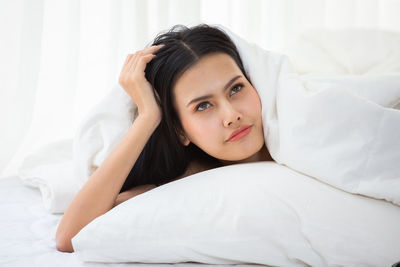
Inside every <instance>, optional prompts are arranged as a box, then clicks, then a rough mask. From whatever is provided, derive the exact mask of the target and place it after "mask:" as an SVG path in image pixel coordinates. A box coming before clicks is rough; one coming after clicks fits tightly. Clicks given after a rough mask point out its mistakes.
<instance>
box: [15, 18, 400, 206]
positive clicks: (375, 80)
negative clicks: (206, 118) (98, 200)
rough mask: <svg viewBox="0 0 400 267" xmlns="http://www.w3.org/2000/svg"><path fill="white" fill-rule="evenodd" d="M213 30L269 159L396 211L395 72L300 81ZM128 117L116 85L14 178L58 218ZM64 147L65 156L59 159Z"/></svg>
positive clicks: (131, 113) (127, 104)
mask: <svg viewBox="0 0 400 267" xmlns="http://www.w3.org/2000/svg"><path fill="white" fill-rule="evenodd" d="M219 26H220V25H219ZM220 27H221V28H222V29H224V30H225V31H226V32H227V33H228V34H229V35H230V36H231V38H232V39H233V41H234V42H235V44H236V45H237V47H238V49H239V52H240V54H241V57H242V60H243V63H244V65H245V69H246V71H247V72H248V74H249V77H250V79H251V82H252V84H253V85H254V87H255V88H256V89H257V91H258V93H259V96H260V98H261V101H262V116H263V125H264V134H265V140H266V143H267V147H268V149H269V150H270V153H271V155H272V157H273V158H274V160H276V161H277V162H278V163H279V164H282V165H286V166H288V167H290V168H291V169H294V170H296V171H298V172H300V173H303V174H307V175H308V176H312V177H314V178H316V179H318V180H320V181H322V182H324V183H327V184H329V185H332V186H334V187H337V188H340V189H342V190H344V191H347V192H350V193H356V194H362V195H366V196H369V197H373V198H378V199H385V200H387V201H390V202H392V203H395V204H397V205H400V191H399V190H398V188H400V165H399V164H398V163H399V162H400V142H398V139H399V136H400V110H398V109H396V108H395V107H397V108H398V107H399V103H400V73H394V72H393V70H391V71H388V73H390V74H369V75H343V74H340V75H334V74H332V75H328V74H306V75H301V76H300V75H298V74H297V73H296V71H295V70H294V68H293V66H292V64H291V62H290V61H289V59H288V57H287V56H285V55H283V54H279V53H274V52H271V51H266V50H264V49H261V48H260V47H258V46H257V45H255V44H251V43H248V42H247V41H245V40H243V39H242V38H240V37H239V36H237V35H235V34H234V33H232V32H231V31H230V30H229V29H226V28H224V27H223V26H220ZM399 44H400V43H399ZM349 53H350V52H349ZM309 56H312V55H309ZM367 56H368V55H366V57H367ZM399 60H400V58H399ZM380 66H381V67H380V69H382V68H383V67H382V64H380ZM389 67H390V66H389ZM135 114H136V107H135V104H134V103H133V101H132V100H131V99H130V97H129V96H128V95H127V94H126V93H125V91H124V90H123V89H122V88H121V87H120V86H119V85H116V86H115V87H114V88H112V90H111V91H110V92H109V94H108V95H106V96H105V98H104V99H103V101H102V102H101V103H99V104H98V105H97V106H95V108H94V109H93V110H92V111H91V112H90V113H89V114H88V115H87V116H86V117H85V118H84V119H83V120H82V122H81V124H80V126H79V130H78V131H77V133H76V135H75V137H74V139H73V140H63V141H60V143H55V144H50V145H49V146H46V147H44V148H43V149H42V150H40V151H37V152H35V153H33V154H31V155H29V156H27V158H26V159H25V161H24V162H23V164H22V165H21V167H20V173H19V174H20V177H21V178H22V180H23V181H24V183H25V184H28V185H31V186H35V187H39V188H40V190H41V192H42V195H43V200H44V203H45V206H46V208H47V209H48V210H49V211H50V212H53V213H59V212H61V213H62V212H64V211H65V209H66V208H67V206H68V204H69V203H70V201H71V200H72V198H73V196H74V195H75V194H76V193H77V191H78V190H79V188H80V187H81V186H82V185H83V184H84V183H85V182H86V181H87V179H88V178H89V177H90V175H91V174H92V173H93V172H94V170H95V169H96V168H97V167H98V166H99V165H100V164H101V162H102V161H103V160H104V159H105V158H106V157H107V155H108V154H109V153H110V152H111V151H112V149H113V148H114V147H115V146H116V144H117V143H118V142H119V140H120V139H121V138H122V137H123V135H124V134H125V133H126V131H127V130H128V128H129V127H130V125H131V124H132V121H133V119H134V117H135ZM72 141H73V150H72V151H69V153H65V151H67V150H68V149H71V148H72Z"/></svg>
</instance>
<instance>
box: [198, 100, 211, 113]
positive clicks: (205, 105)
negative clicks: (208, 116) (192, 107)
mask: <svg viewBox="0 0 400 267" xmlns="http://www.w3.org/2000/svg"><path fill="white" fill-rule="evenodd" d="M210 106H211V104H210V103H208V102H202V103H200V104H198V105H197V106H196V111H203V110H206V109H208V108H209V107H210Z"/></svg>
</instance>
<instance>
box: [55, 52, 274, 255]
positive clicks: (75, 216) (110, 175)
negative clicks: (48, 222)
mask: <svg viewBox="0 0 400 267" xmlns="http://www.w3.org/2000/svg"><path fill="white" fill-rule="evenodd" d="M159 48H160V46H153V47H149V48H147V49H144V50H142V51H139V52H137V53H135V54H130V55H128V57H127V59H126V61H125V63H124V66H123V68H122V71H121V74H120V78H119V83H120V85H121V86H122V88H123V89H124V90H125V91H126V92H127V93H128V94H129V96H131V98H132V99H133V101H134V102H135V103H136V104H137V106H138V113H139V115H138V116H137V118H136V119H135V121H134V123H133V124H132V126H131V128H130V129H129V130H128V132H127V133H126V134H125V136H124V137H123V138H122V140H121V141H120V143H119V144H118V145H117V146H116V147H115V148H114V150H113V151H112V152H111V153H110V155H109V156H108V157H107V158H106V159H105V160H104V162H103V163H102V164H101V165H100V167H99V168H98V169H97V170H96V171H95V172H94V173H93V175H92V176H91V177H90V178H89V180H88V181H87V182H86V184H85V185H84V186H83V187H82V189H81V190H80V191H79V192H78V194H77V195H76V196H75V198H74V199H73V200H72V202H71V204H70V206H69V207H68V209H67V210H66V212H65V213H64V216H63V218H62V219H61V221H60V224H59V225H58V229H57V233H56V243H57V249H58V250H59V251H62V252H73V251H74V249H73V247H72V242H71V240H72V238H73V237H74V236H75V235H76V234H77V233H78V232H79V231H80V230H81V229H82V228H83V227H85V226H86V225H87V224H89V223H90V222H91V221H93V220H94V219H95V218H97V217H99V216H100V215H102V214H104V213H106V212H108V211H109V210H111V209H112V208H113V207H115V206H117V205H119V204H121V203H122V202H124V201H126V200H128V199H130V198H132V197H135V196H137V195H139V194H142V193H144V192H147V191H149V190H151V189H153V188H155V187H156V186H155V185H141V186H138V187H135V188H132V189H130V190H128V191H126V192H123V193H119V192H120V190H121V188H122V185H123V184H124V182H125V180H126V177H127V176H128V174H129V172H130V171H131V169H132V166H134V164H135V162H136V160H137V159H138V157H139V155H140V153H141V151H142V150H143V148H144V146H145V144H146V143H147V141H148V140H149V138H150V136H151V135H152V133H153V132H154V130H155V129H156V128H157V126H158V125H159V123H160V121H161V116H162V115H161V109H160V107H159V106H158V104H157V101H156V99H155V97H154V93H153V89H152V87H151V85H150V84H149V83H148V81H147V80H146V78H145V75H144V70H145V67H146V64H147V63H148V62H150V61H151V60H152V58H154V56H155V55H154V54H153V53H154V52H155V51H157V49H159ZM206 70H207V71H206ZM240 74H241V72H240V70H239V69H238V67H237V66H236V64H235V62H234V61H233V60H232V59H231V58H229V57H228V56H227V55H225V54H216V55H212V56H206V57H205V58H204V59H201V60H200V61H199V62H198V63H197V64H195V65H194V66H193V67H192V68H190V69H189V70H187V71H186V72H185V73H184V75H183V76H182V77H181V78H180V79H178V82H177V86H176V88H173V90H174V93H175V94H176V96H177V98H176V99H175V101H176V108H177V110H178V113H179V116H180V119H181V121H182V123H183V126H184V133H183V134H182V139H181V142H182V144H184V145H188V144H189V143H190V142H193V143H194V144H196V145H197V146H198V147H200V148H201V149H203V150H204V151H205V152H206V153H208V154H210V155H212V156H214V157H216V158H218V159H220V162H221V165H230V164H235V163H242V162H253V161H261V160H271V158H270V156H269V153H267V152H268V150H267V149H266V147H265V145H264V139H263V132H262V122H261V104H260V101H259V98H258V95H257V93H256V91H255V89H254V88H253V87H252V86H251V84H250V83H249V82H248V81H247V80H246V79H245V78H244V77H243V75H241V77H239V78H237V82H240V84H241V85H240V86H233V87H232V88H229V90H225V89H224V90H222V88H223V87H224V86H223V85H225V84H226V82H227V80H229V79H232V75H235V76H238V75H240ZM193 85H196V86H197V87H196V86H193ZM187 88H195V90H194V91H196V90H197V93H196V94H193V90H192V91H190V90H187ZM204 92H206V93H207V94H208V95H210V97H209V98H208V99H207V102H208V104H207V103H205V104H204V103H203V104H202V109H207V111H204V112H202V113H196V114H195V113H193V109H194V105H191V106H190V105H189V107H190V109H188V108H187V102H188V101H190V100H191V99H192V98H198V97H199V96H201V95H199V94H200V93H204ZM244 124H246V125H250V126H251V127H252V131H251V133H250V134H248V135H247V136H246V137H243V138H241V139H240V140H239V141H235V142H230V141H229V142H228V141H227V140H226V139H227V138H229V137H230V136H231V135H232V133H233V132H234V131H237V130H238V129H239V128H240V127H241V126H243V125H244ZM205 129H207V131H206V130H205ZM213 167H215V166H207V165H205V164H204V163H202V162H192V163H190V165H189V167H188V168H187V170H186V172H185V173H184V174H183V175H181V176H180V177H177V178H176V179H175V180H177V179H181V178H183V177H186V176H188V175H191V174H194V173H197V172H200V171H204V170H208V169H210V168H213Z"/></svg>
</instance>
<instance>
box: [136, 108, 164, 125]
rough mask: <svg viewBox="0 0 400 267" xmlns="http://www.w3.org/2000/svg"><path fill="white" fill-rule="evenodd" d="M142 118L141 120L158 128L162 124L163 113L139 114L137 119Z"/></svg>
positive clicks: (153, 111) (154, 111)
mask: <svg viewBox="0 0 400 267" xmlns="http://www.w3.org/2000/svg"><path fill="white" fill-rule="evenodd" d="M138 118H140V120H143V121H146V122H147V123H149V124H151V125H153V126H155V127H157V126H158V125H159V124H160V122H161V118H162V115H161V111H158V110H152V112H150V111H149V112H139V115H138V117H137V118H136V119H138Z"/></svg>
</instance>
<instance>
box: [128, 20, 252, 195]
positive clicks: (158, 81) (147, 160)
mask: <svg viewBox="0 0 400 267" xmlns="http://www.w3.org/2000/svg"><path fill="white" fill-rule="evenodd" d="M159 44H164V46H163V47H162V48H160V49H159V50H158V51H157V52H156V57H155V58H153V59H152V60H151V61H150V62H149V63H148V64H147V66H146V69H145V75H146V79H147V80H148V81H149V82H150V84H151V85H152V86H153V88H154V90H155V91H156V92H157V93H158V95H159V99H157V100H158V104H159V105H160V106H161V109H162V120H161V122H160V124H159V126H158V127H157V128H156V130H155V131H154V132H153V134H152V136H151V137H150V139H149V140H148V142H147V144H146V145H145V147H144V149H143V151H142V153H141V154H140V156H139V158H138V159H137V160H136V163H135V165H134V166H133V168H132V170H131V171H130V173H129V175H128V177H127V178H126V180H125V183H124V185H123V186H122V189H121V192H123V191H126V190H128V189H130V188H132V187H134V186H138V185H143V184H154V185H157V186H158V185H162V184H165V183H167V182H169V181H171V180H173V179H175V178H177V177H178V176H180V175H182V174H183V173H184V172H185V170H186V169H187V167H188V165H189V163H190V162H191V161H192V160H201V161H203V162H207V163H210V164H212V165H215V166H218V165H219V161H218V160H217V159H216V158H214V157H212V156H210V155H208V154H206V153H205V152H203V151H202V150H201V149H199V148H198V147H197V146H196V145H194V144H193V143H190V144H189V146H184V145H183V144H182V143H181V142H180V139H179V133H182V132H183V129H182V125H181V122H180V120H179V118H178V114H177V112H176V110H175V108H174V105H173V92H172V88H173V87H174V84H175V82H176V81H177V80H178V79H179V77H180V76H181V75H182V74H183V73H184V72H185V71H186V70H187V69H189V68H190V67H191V66H193V65H194V64H196V63H197V62H198V61H199V60H200V59H201V58H202V57H204V56H205V55H208V54H211V53H216V52H222V53H225V54H228V55H229V56H231V57H232V59H234V61H235V62H236V64H237V65H238V67H239V68H240V70H241V71H242V73H243V75H244V76H245V77H246V78H247V80H249V79H248V77H247V74H246V72H245V70H244V67H243V63H242V60H241V58H240V56H239V53H238V51H237V48H236V46H235V44H234V43H233V42H232V40H231V39H230V38H229V36H228V35H227V34H226V33H225V32H223V31H222V30H221V29H219V28H217V27H212V26H209V25H207V24H200V25H197V26H194V27H191V28H188V27H186V26H183V25H176V26H174V27H172V29H170V30H169V31H167V32H164V33H161V34H159V35H158V36H157V37H156V38H155V39H154V41H153V44H152V45H159ZM249 81H250V80H249Z"/></svg>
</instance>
